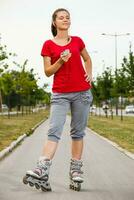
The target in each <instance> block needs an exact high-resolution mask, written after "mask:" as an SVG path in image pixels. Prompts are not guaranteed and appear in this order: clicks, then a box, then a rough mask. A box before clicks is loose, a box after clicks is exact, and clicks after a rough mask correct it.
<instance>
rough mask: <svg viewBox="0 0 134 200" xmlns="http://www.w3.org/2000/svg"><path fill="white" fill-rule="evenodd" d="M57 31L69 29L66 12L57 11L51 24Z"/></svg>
mask: <svg viewBox="0 0 134 200" xmlns="http://www.w3.org/2000/svg"><path fill="white" fill-rule="evenodd" d="M53 23H54V25H55V26H56V28H57V29H60V30H67V29H68V28H69V27H70V24H71V22H70V15H69V13H67V12H66V11H59V12H58V13H57V16H56V19H55V21H54V22H53Z"/></svg>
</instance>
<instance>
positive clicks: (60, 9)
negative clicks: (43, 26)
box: [51, 8, 70, 36]
mask: <svg viewBox="0 0 134 200" xmlns="http://www.w3.org/2000/svg"><path fill="white" fill-rule="evenodd" d="M60 11H65V12H67V13H68V14H69V15H70V13H69V11H68V10H66V9H65V8H58V9H57V10H55V11H54V13H53V15H52V24H51V32H52V34H53V36H56V35H57V29H56V27H55V26H54V25H53V22H54V21H55V19H56V17H57V13H58V12H60Z"/></svg>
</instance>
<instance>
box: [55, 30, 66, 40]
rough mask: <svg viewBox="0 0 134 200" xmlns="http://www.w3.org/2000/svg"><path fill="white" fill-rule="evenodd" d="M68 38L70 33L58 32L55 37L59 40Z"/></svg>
mask: <svg viewBox="0 0 134 200" xmlns="http://www.w3.org/2000/svg"><path fill="white" fill-rule="evenodd" d="M68 37H69V35H68V31H59V32H57V35H56V36H55V38H58V39H67V38H68Z"/></svg>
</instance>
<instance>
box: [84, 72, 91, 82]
mask: <svg viewBox="0 0 134 200" xmlns="http://www.w3.org/2000/svg"><path fill="white" fill-rule="evenodd" d="M84 76H85V77H86V79H85V80H86V81H87V82H89V83H91V82H92V76H91V75H90V74H87V73H85V75H84Z"/></svg>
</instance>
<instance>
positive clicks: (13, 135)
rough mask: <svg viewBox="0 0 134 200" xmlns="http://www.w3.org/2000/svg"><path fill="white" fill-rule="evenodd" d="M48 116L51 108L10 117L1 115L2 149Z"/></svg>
mask: <svg viewBox="0 0 134 200" xmlns="http://www.w3.org/2000/svg"><path fill="white" fill-rule="evenodd" d="M48 116H49V109H45V110H40V111H39V112H37V113H32V114H29V115H23V116H22V115H19V116H18V117H17V116H11V118H10V119H8V118H7V116H0V151H1V150H3V149H4V148H5V147H7V146H9V145H10V143H11V142H12V141H13V140H16V139H17V138H18V137H19V136H21V135H23V134H24V133H27V132H28V131H29V130H30V129H31V128H33V127H34V126H35V125H36V124H37V123H39V122H40V121H42V120H43V119H47V118H48Z"/></svg>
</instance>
